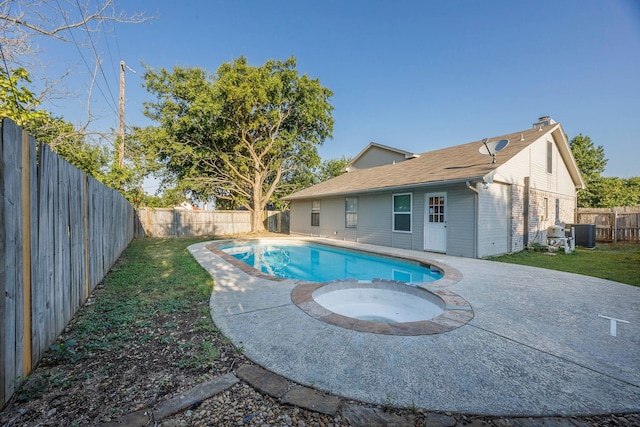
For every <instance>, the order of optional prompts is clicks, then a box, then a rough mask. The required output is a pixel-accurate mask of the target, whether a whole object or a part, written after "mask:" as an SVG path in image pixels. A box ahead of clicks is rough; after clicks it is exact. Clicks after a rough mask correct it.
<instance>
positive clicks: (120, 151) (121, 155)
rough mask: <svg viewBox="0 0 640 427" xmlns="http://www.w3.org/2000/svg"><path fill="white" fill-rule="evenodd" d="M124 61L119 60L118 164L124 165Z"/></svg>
mask: <svg viewBox="0 0 640 427" xmlns="http://www.w3.org/2000/svg"><path fill="white" fill-rule="evenodd" d="M124 67H125V65H124V61H120V141H119V143H120V144H119V146H118V166H119V167H124Z"/></svg>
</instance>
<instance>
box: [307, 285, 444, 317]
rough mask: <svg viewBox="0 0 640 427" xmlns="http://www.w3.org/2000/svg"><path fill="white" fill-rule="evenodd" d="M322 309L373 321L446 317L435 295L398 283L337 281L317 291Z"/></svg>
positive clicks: (441, 301)
mask: <svg viewBox="0 0 640 427" xmlns="http://www.w3.org/2000/svg"><path fill="white" fill-rule="evenodd" d="M313 299H314V301H315V302H316V303H318V304H319V305H320V306H322V307H324V308H326V309H327V310H329V311H332V312H334V313H338V314H340V315H342V316H346V317H351V318H354V319H358V320H366V321H370V322H384V323H398V322H418V321H421V320H429V319H432V318H434V317H437V316H439V315H440V314H442V312H443V311H444V308H445V303H444V301H443V300H442V298H440V297H438V296H437V295H435V294H432V293H431V292H428V291H425V290H423V289H420V288H416V287H413V286H407V285H405V284H403V283H394V282H381V281H378V282H377V283H374V282H354V281H351V282H343V281H339V282H333V283H329V284H327V285H326V286H322V287H321V288H318V289H317V290H316V291H315V292H313Z"/></svg>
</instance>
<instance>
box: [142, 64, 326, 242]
mask: <svg viewBox="0 0 640 427" xmlns="http://www.w3.org/2000/svg"><path fill="white" fill-rule="evenodd" d="M295 67H296V61H295V59H294V58H290V59H288V60H286V61H276V60H269V61H267V62H266V63H265V64H264V65H262V66H259V67H254V66H250V65H249V64H248V62H247V60H246V59H245V58H244V57H240V58H238V59H236V60H234V61H233V62H230V63H224V64H222V65H221V66H220V67H219V69H218V71H217V73H216V74H215V75H210V74H208V73H207V72H205V71H204V70H202V69H200V68H181V67H175V68H174V69H173V71H172V72H169V71H167V70H165V69H161V70H159V71H153V70H151V69H149V68H147V70H146V73H145V76H144V78H145V84H146V88H147V90H148V91H149V92H150V93H152V94H153V95H155V97H156V99H155V101H154V102H149V103H146V104H145V115H146V116H147V117H149V118H151V119H153V120H154V121H156V122H158V126H157V127H151V128H147V129H145V130H144V131H141V132H140V133H139V135H138V136H139V139H140V141H141V142H142V144H143V145H145V147H147V148H148V149H149V150H150V152H152V153H154V154H155V156H156V158H157V159H158V160H159V161H160V162H161V163H162V164H163V165H164V166H165V167H166V170H167V176H165V179H167V178H168V179H169V180H171V179H175V180H176V182H177V183H178V185H179V186H180V187H181V188H182V189H183V190H184V191H188V192H189V193H190V194H192V195H193V196H194V197H195V198H196V199H199V200H208V199H209V198H211V197H212V196H215V197H216V199H218V200H227V201H229V205H230V207H243V208H246V209H248V210H249V211H251V212H253V213H255V212H259V211H262V210H263V209H264V207H265V206H266V204H267V203H268V202H269V201H270V199H271V198H272V196H273V195H274V194H275V193H276V192H277V190H278V189H279V188H280V187H282V186H283V185H285V184H284V181H283V177H284V176H288V175H290V174H291V173H292V172H293V171H295V170H296V169H297V168H300V165H306V166H308V167H310V168H313V167H315V166H317V165H318V163H319V156H318V154H317V146H319V145H320V144H322V143H323V142H324V140H325V139H326V138H329V137H331V132H332V130H333V118H332V116H331V112H332V110H333V107H332V106H331V105H330V103H329V98H330V97H331V96H332V95H333V94H332V92H331V91H330V90H328V89H326V88H324V87H322V86H321V85H320V82H319V81H318V80H317V79H310V78H309V77H307V76H306V75H299V73H298V71H297V70H296V69H295ZM253 228H254V230H255V231H259V230H261V229H262V228H263V224H262V221H261V217H260V216H259V215H254V221H253Z"/></svg>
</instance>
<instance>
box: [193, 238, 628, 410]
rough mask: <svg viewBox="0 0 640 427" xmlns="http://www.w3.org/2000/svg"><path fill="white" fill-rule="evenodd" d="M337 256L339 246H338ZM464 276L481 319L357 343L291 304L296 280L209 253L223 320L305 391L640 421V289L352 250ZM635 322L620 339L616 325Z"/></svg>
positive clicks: (437, 406)
mask: <svg viewBox="0 0 640 427" xmlns="http://www.w3.org/2000/svg"><path fill="white" fill-rule="evenodd" d="M330 243H333V244H336V243H338V242H335V241H330ZM340 243H341V244H343V245H345V246H348V247H350V246H356V247H359V248H363V249H368V250H371V251H382V252H385V253H395V254H398V255H408V256H411V257H422V258H424V259H426V260H432V261H436V262H438V263H442V264H445V265H448V266H450V267H453V268H456V269H458V270H459V271H460V273H461V274H462V280H460V281H459V282H458V283H456V284H454V285H452V286H449V287H447V289H449V290H451V291H453V292H455V293H457V294H458V295H460V296H462V297H463V298H465V299H466V300H467V301H469V303H470V304H471V306H472V308H473V310H474V313H475V316H474V318H473V319H472V320H471V321H470V322H469V323H468V324H467V325H465V326H463V327H461V328H459V329H455V330H453V331H451V332H447V333H444V334H438V335H429V336H409V337H400V336H389V335H377V334H371V333H363V332H356V331H352V330H348V329H344V328H340V327H337V326H333V325H329V324H327V323H324V322H321V321H319V320H316V319H313V318H312V317H310V316H309V315H308V314H306V313H305V312H303V311H302V310H301V309H300V308H298V307H297V306H296V305H294V304H293V303H292V301H291V297H290V293H291V291H292V289H293V288H294V287H295V286H296V285H297V282H296V281H295V280H285V281H280V282H274V281H269V280H265V279H258V278H255V277H253V276H251V275H248V274H246V273H244V272H242V271H239V269H237V268H230V265H229V264H228V263H227V262H225V261H224V260H223V259H221V258H220V257H218V256H216V255H215V254H213V253H212V252H211V251H209V250H207V249H206V248H205V247H204V246H205V244H198V245H193V246H191V247H190V251H191V252H192V253H193V255H194V257H195V258H196V259H197V260H198V262H200V264H201V265H203V267H204V268H205V269H207V271H209V272H210V273H211V275H212V276H213V277H214V279H215V285H214V292H213V294H212V297H211V311H212V317H213V320H214V322H215V323H216V325H217V326H218V327H219V328H220V329H221V330H222V332H223V333H224V334H225V335H226V336H227V337H228V338H229V339H231V340H232V342H233V343H234V344H235V345H236V346H238V347H242V348H243V351H244V353H245V355H246V356H247V357H249V359H251V360H252V361H254V362H255V363H257V364H259V365H261V366H263V367H265V368H266V369H269V370H270V371H272V372H275V373H277V374H279V375H282V376H284V377H286V378H289V379H291V380H293V381H296V382H298V383H301V384H303V385H307V386H311V387H314V388H317V389H319V390H323V391H327V392H331V393H333V394H336V395H338V396H343V397H346V398H350V399H356V400H360V401H364V402H371V403H375V404H380V405H389V404H392V405H394V406H399V407H417V408H422V409H425V410H430V411H450V412H460V413H467V414H484V415H496V416H553V415H592V414H604V413H621V412H638V411H640V289H638V288H635V287H632V286H628V285H624V284H620V283H616V282H611V281H607V280H601V279H596V278H592V277H586V276H581V275H575V274H569V273H562V272H554V271H550V270H544V269H537V268H530V267H522V266H516V265H511V264H502V263H495V262H491V261H483V260H474V259H467V258H457V257H448V256H444V255H440V254H433V253H422V252H416V251H405V250H400V249H393V248H386V247H384V248H383V247H376V246H371V245H363V244H354V243H343V242H340ZM598 315H603V316H609V317H614V318H618V319H623V320H626V321H628V322H629V323H628V324H622V323H619V324H618V328H617V336H615V337H613V336H611V335H610V333H609V332H610V330H609V326H610V324H609V321H608V320H606V319H604V318H602V317H599V316H598Z"/></svg>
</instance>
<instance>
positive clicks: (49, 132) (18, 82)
mask: <svg viewBox="0 0 640 427" xmlns="http://www.w3.org/2000/svg"><path fill="white" fill-rule="evenodd" d="M30 83H31V79H30V76H29V73H28V72H27V71H26V70H24V69H23V68H18V69H15V70H11V71H10V74H7V72H6V71H5V70H4V69H2V68H0V117H7V118H9V119H11V120H13V121H14V122H15V123H16V124H17V125H18V126H20V127H22V128H23V129H24V130H26V131H27V132H29V133H30V134H31V135H32V136H33V137H34V138H35V139H36V140H37V141H38V142H42V143H45V144H48V145H49V146H50V147H51V149H52V150H53V151H54V152H55V153H57V154H58V155H60V156H61V157H62V158H64V159H65V160H67V161H68V162H69V163H71V164H72V165H74V166H76V167H77V168H78V169H81V170H83V171H85V172H87V173H89V174H91V175H92V176H94V177H95V178H96V179H98V180H101V181H103V180H104V177H105V175H104V173H105V168H106V166H107V164H108V160H109V156H108V152H107V150H105V149H104V147H101V146H99V145H97V144H92V143H89V142H87V140H86V138H85V137H84V136H83V135H82V133H81V132H79V131H77V130H76V129H75V128H74V127H73V125H72V124H71V123H69V122H66V121H65V120H63V119H62V118H58V117H53V116H52V115H51V114H50V113H49V112H48V111H45V110H39V109H37V107H38V106H39V105H40V101H39V100H38V99H37V98H36V96H35V94H34V93H33V92H31V91H30V90H29V89H28V85H29V84H30Z"/></svg>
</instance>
